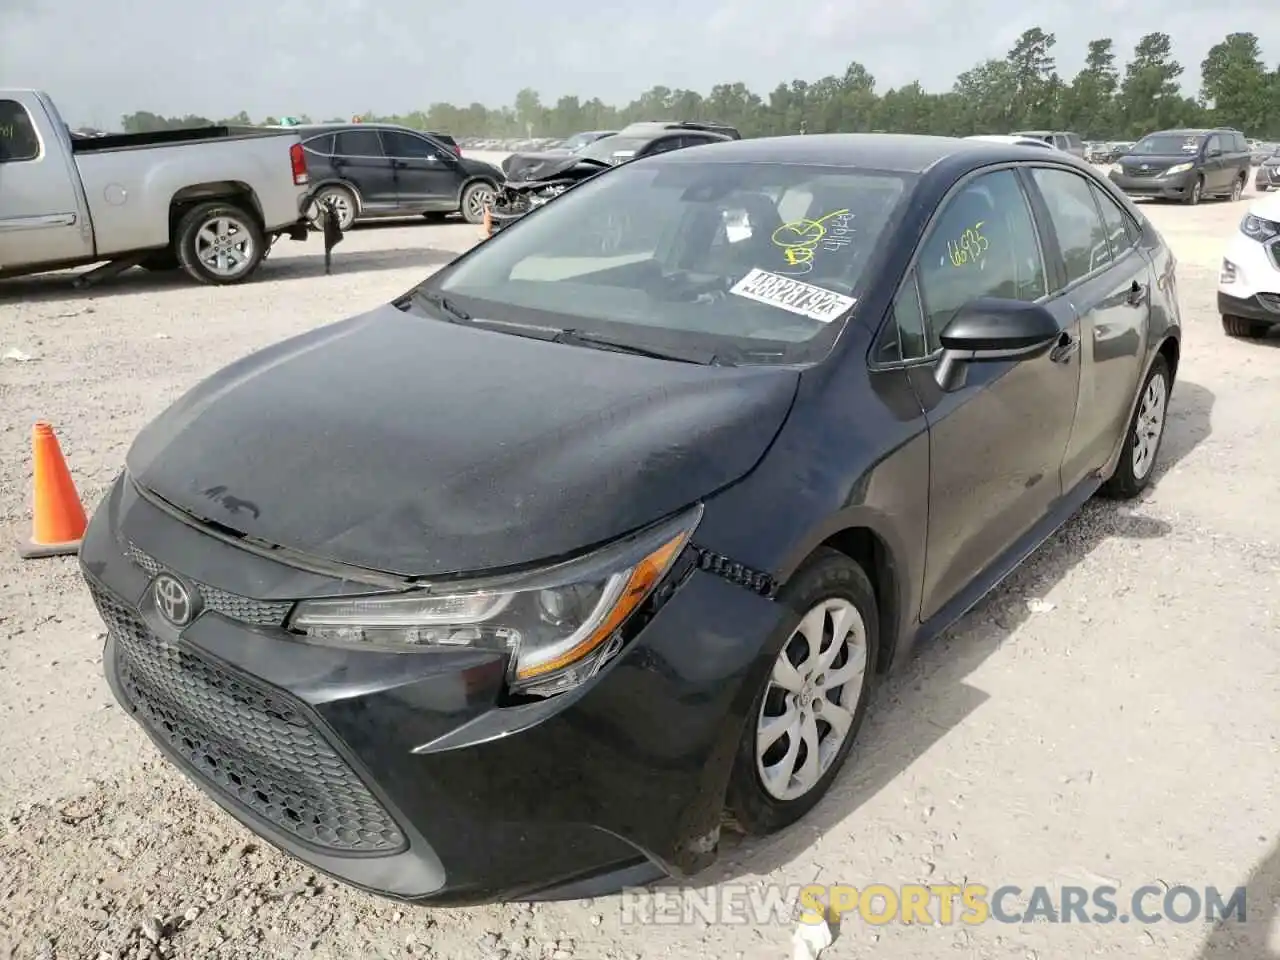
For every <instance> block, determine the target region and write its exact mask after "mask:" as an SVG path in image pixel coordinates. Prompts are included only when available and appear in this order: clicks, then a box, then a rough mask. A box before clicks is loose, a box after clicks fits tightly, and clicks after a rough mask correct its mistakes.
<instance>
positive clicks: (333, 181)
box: [311, 177, 364, 214]
mask: <svg viewBox="0 0 1280 960" xmlns="http://www.w3.org/2000/svg"><path fill="white" fill-rule="evenodd" d="M325 187H341V188H342V189H343V190H346V191H347V192H349V193H350V194H351V196H352V197H354V198H355V201H356V213H357V214H359V213H363V212H364V197H363V196H361V194H360V188H359V187H357V186H356V185H355V184H354V183H352V182H351V181H350V180H343V179H342V178H341V177H325V178H323V179H321V180H320V181H318V182H317V183H315V184H314V185H313V186H312V187H311V195H312V196H313V197H314V196H316V195H317V194H318V193H319V192H320V191H321V190H323V189H324V188H325Z"/></svg>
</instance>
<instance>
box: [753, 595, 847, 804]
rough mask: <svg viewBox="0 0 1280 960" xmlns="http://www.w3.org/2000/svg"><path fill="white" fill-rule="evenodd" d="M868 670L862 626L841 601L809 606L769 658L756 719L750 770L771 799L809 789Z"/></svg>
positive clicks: (832, 751) (841, 738)
mask: <svg viewBox="0 0 1280 960" xmlns="http://www.w3.org/2000/svg"><path fill="white" fill-rule="evenodd" d="M866 668H867V631H866V625H865V624H864V623H863V620H862V615H861V614H860V613H859V612H858V609H857V607H855V606H854V605H853V604H852V603H850V602H849V601H848V600H845V599H842V598H835V599H830V600H824V601H822V602H821V603H819V604H817V605H815V606H814V607H813V608H812V609H810V610H809V612H808V613H806V614H805V615H804V617H803V618H802V619H801V621H800V624H799V626H797V627H796V629H795V631H794V632H793V633H792V634H791V636H790V637H789V638H788V639H787V642H786V644H785V645H784V646H783V648H782V651H781V652H780V653H779V654H778V659H777V660H776V661H775V662H774V665H773V671H772V673H771V675H770V677H769V686H768V688H767V689H766V690H765V695H764V700H763V702H762V703H761V705H760V714H759V717H758V718H757V720H756V772H757V774H758V775H759V777H760V783H761V785H762V786H763V787H764V789H765V791H766V792H767V793H768V794H769V795H770V796H772V797H773V798H775V799H777V800H782V801H788V800H796V799H798V798H800V797H803V796H804V795H805V794H807V793H809V791H811V790H812V789H813V788H814V787H815V786H817V784H818V781H820V780H821V779H822V776H823V775H824V774H825V773H826V772H827V770H828V769H830V767H831V764H832V762H833V761H834V760H835V758H836V757H837V755H839V753H840V749H841V747H842V746H843V745H844V742H845V740H846V739H847V738H848V736H849V732H850V729H851V728H852V725H853V717H854V714H855V712H856V711H857V708H858V699H859V697H861V696H862V686H863V684H862V680H863V675H864V673H865V672H866Z"/></svg>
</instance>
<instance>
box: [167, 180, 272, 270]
mask: <svg viewBox="0 0 1280 960" xmlns="http://www.w3.org/2000/svg"><path fill="white" fill-rule="evenodd" d="M266 250H267V241H266V237H265V236H264V235H263V233H262V228H261V227H260V226H258V221H257V220H256V219H254V217H253V216H252V215H250V214H249V213H247V212H245V211H244V210H242V209H241V208H240V207H237V206H235V205H234V204H230V203H227V202H225V201H221V200H214V201H212V202H210V203H202V204H200V205H198V206H195V207H192V208H191V209H190V210H188V211H187V213H186V215H185V216H183V218H182V220H181V221H179V223H178V239H177V243H176V253H177V255H178V262H179V263H181V264H182V269H183V270H185V271H186V272H187V274H188V275H189V276H191V277H192V278H193V279H195V280H198V281H200V282H201V283H209V284H217V285H220V286H225V285H227V284H232V283H240V282H241V281H242V280H245V279H247V278H248V277H249V275H250V274H251V273H253V271H254V270H256V269H257V268H258V264H260V263H261V262H262V258H263V257H264V256H265V255H266Z"/></svg>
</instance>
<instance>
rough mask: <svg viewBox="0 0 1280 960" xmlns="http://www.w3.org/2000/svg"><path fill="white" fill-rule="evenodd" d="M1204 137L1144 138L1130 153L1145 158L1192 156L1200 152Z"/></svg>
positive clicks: (1166, 135) (1173, 135) (1155, 135)
mask: <svg viewBox="0 0 1280 960" xmlns="http://www.w3.org/2000/svg"><path fill="white" fill-rule="evenodd" d="M1204 139H1205V138H1204V137H1203V136H1198V135H1196V134H1191V135H1187V134H1178V133H1156V134H1152V135H1151V136H1149V137H1143V138H1142V139H1141V140H1139V141H1138V142H1137V143H1136V144H1135V145H1134V146H1133V147H1132V148H1131V149H1130V150H1129V152H1130V153H1134V154H1141V155H1143V156H1156V157H1175V156H1179V155H1180V154H1187V155H1188V156H1191V155H1193V154H1196V153H1199V152H1200V144H1202V143H1204Z"/></svg>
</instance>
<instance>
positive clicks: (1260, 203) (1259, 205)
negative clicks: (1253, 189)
mask: <svg viewBox="0 0 1280 960" xmlns="http://www.w3.org/2000/svg"><path fill="white" fill-rule="evenodd" d="M1249 212H1250V213H1251V214H1253V215H1254V216H1255V217H1261V218H1262V219H1263V220H1270V221H1272V222H1273V223H1280V194H1277V193H1264V194H1262V195H1261V196H1259V197H1256V198H1254V200H1253V201H1252V202H1251V203H1250V204H1249Z"/></svg>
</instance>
